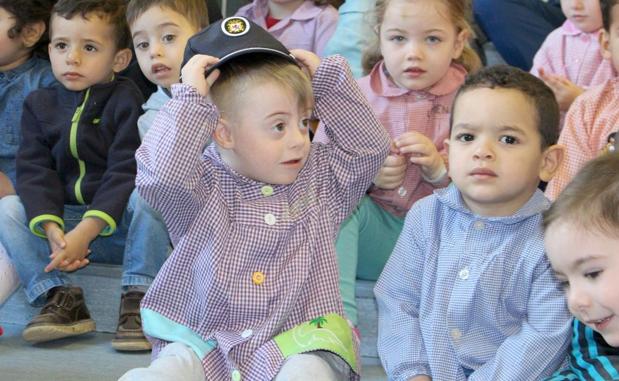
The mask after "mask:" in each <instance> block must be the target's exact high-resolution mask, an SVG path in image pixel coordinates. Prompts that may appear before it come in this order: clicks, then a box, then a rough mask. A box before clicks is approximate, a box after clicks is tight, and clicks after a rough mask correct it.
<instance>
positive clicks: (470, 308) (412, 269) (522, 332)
mask: <svg viewBox="0 0 619 381" xmlns="http://www.w3.org/2000/svg"><path fill="white" fill-rule="evenodd" d="M548 206H549V202H548V200H547V199H546V198H545V197H544V195H543V194H542V192H541V191H539V190H538V191H536V193H535V194H534V195H533V196H532V197H531V199H530V200H529V201H528V202H527V203H526V204H525V205H524V206H523V207H522V208H521V209H520V210H519V211H518V212H516V213H515V214H514V215H512V216H508V217H480V216H477V215H475V214H473V213H472V212H471V211H470V210H469V209H468V208H467V207H466V206H465V204H464V203H463V201H462V199H461V196H460V192H459V191H458V189H457V188H456V187H455V185H453V184H452V185H450V186H449V187H447V188H445V189H441V190H438V191H435V193H434V194H433V195H430V196H428V197H426V198H424V199H422V200H420V201H418V202H417V203H416V204H415V205H414V206H413V208H412V209H411V210H410V211H409V213H408V215H407V216H406V222H405V225H404V228H403V230H402V233H401V235H400V238H399V240H398V242H397V244H396V247H395V249H394V251H393V254H392V255H391V258H390V259H389V261H388V263H387V265H386V266H385V269H384V270H383V273H382V275H381V276H380V279H379V280H378V282H377V284H376V288H375V290H374V291H375V294H376V299H377V301H378V308H379V323H378V329H379V332H378V353H379V355H380V358H381V361H382V363H383V366H384V367H385V370H386V371H387V374H388V375H389V379H390V380H408V379H409V378H410V377H413V376H415V375H419V374H426V375H429V376H431V377H432V379H433V380H434V381H447V380H448V381H456V380H466V379H468V380H505V381H508V380H518V381H524V380H539V379H540V378H541V377H545V376H549V375H551V374H552V373H553V372H554V371H555V370H557V369H558V368H559V367H560V366H561V364H562V362H563V361H564V360H565V358H566V356H567V346H568V344H569V338H570V325H571V317H570V314H569V312H568V310H567V306H566V303H565V297H564V295H563V292H562V290H561V289H560V288H559V286H558V283H557V282H556V279H555V278H554V274H553V272H552V269H551V268H550V264H549V263H548V260H547V259H546V256H545V255H544V248H543V239H542V229H541V218H542V217H541V212H542V211H544V210H545V209H546V208H547V207H548Z"/></svg>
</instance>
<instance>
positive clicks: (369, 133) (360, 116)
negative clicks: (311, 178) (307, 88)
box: [312, 56, 390, 220]
mask: <svg viewBox="0 0 619 381" xmlns="http://www.w3.org/2000/svg"><path fill="white" fill-rule="evenodd" d="M312 85H313V90H314V98H315V100H316V107H315V113H316V117H318V119H319V120H320V121H321V123H322V127H321V128H324V130H325V134H326V136H327V138H328V140H329V143H328V146H329V147H330V149H329V151H330V157H329V166H330V171H331V174H332V175H333V176H332V179H333V180H334V182H335V188H337V189H335V190H334V192H333V194H334V195H337V199H334V200H332V202H333V203H334V205H333V210H336V211H337V212H339V216H338V218H339V219H340V220H342V219H344V218H346V217H347V216H348V215H349V214H350V212H351V211H352V209H353V208H354V207H355V206H356V204H357V202H358V200H359V199H360V198H361V196H363V194H364V193H365V192H366V190H367V189H368V188H369V186H370V185H371V183H372V180H373V179H374V176H375V175H376V172H377V171H378V169H379V168H380V166H381V165H382V163H383V161H384V160H385V158H386V157H387V155H388V153H389V144H390V139H389V135H388V134H387V132H386V131H385V128H384V127H383V126H382V125H381V124H380V122H379V121H378V120H377V119H376V116H375V115H374V112H373V111H372V108H371V107H370V105H369V104H368V102H367V100H366V98H365V97H364V96H363V94H362V92H361V90H360V89H359V86H358V85H357V83H356V82H355V80H354V79H353V77H352V74H351V72H350V69H349V68H348V65H347V64H346V62H345V60H344V58H342V57H341V56H331V57H327V58H325V59H323V60H322V63H321V64H320V66H319V67H318V70H317V71H316V74H315V75H314V79H313V83H312Z"/></svg>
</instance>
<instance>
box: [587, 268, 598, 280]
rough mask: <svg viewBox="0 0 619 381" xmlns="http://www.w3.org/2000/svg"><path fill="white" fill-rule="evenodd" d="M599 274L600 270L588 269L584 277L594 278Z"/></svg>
mask: <svg viewBox="0 0 619 381" xmlns="http://www.w3.org/2000/svg"><path fill="white" fill-rule="evenodd" d="M600 274H602V270H596V271H590V272H588V273H585V278H589V279H595V278H597V277H599V276H600Z"/></svg>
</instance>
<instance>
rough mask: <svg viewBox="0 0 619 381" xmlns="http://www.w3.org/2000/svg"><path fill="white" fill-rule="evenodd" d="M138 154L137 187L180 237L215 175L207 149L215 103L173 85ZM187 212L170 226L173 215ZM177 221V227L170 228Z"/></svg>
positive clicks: (171, 231)
mask: <svg viewBox="0 0 619 381" xmlns="http://www.w3.org/2000/svg"><path fill="white" fill-rule="evenodd" d="M172 93H173V98H172V99H171V100H170V101H168V102H167V103H166V104H165V105H164V106H163V108H162V109H161V111H159V113H158V114H157V118H156V119H155V122H154V124H153V126H152V127H151V130H150V131H149V132H148V134H146V136H145V137H144V142H143V143H142V145H141V146H140V148H138V150H137V152H136V161H137V178H136V187H137V189H138V192H139V193H140V195H141V196H142V197H143V198H144V199H145V200H146V202H148V203H149V204H150V205H151V206H152V207H153V208H155V209H156V210H158V211H159V212H161V214H162V215H163V217H164V219H165V220H166V222H167V223H168V228H169V229H170V233H171V235H173V236H179V235H182V232H183V231H184V229H185V228H186V227H187V226H188V225H189V224H191V222H192V221H193V218H194V217H195V215H196V214H197V213H198V212H199V211H200V205H204V203H205V202H204V198H205V197H206V196H207V195H208V193H209V190H210V188H211V187H210V185H211V184H210V183H211V182H212V177H211V176H209V175H207V173H208V172H209V168H210V163H209V162H208V161H207V160H205V159H204V157H203V151H204V148H205V147H206V145H207V144H208V142H209V139H210V137H211V135H212V133H213V131H214V130H215V127H216V125H217V121H218V118H219V115H218V112H217V110H216V108H215V106H214V105H212V104H210V103H208V102H207V101H206V98H204V97H203V96H201V95H200V94H198V92H197V91H196V90H195V89H194V88H192V87H190V86H187V85H174V86H173V87H172ZM181 212H182V214H183V218H182V219H178V218H177V219H175V221H174V223H173V224H171V225H170V222H171V221H170V220H169V218H170V216H172V215H178V214H179V213H181ZM172 225H173V226H172Z"/></svg>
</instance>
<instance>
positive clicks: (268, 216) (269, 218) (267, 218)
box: [264, 213, 277, 225]
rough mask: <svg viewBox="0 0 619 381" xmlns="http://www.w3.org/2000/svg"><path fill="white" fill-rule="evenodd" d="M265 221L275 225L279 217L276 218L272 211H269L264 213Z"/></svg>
mask: <svg viewBox="0 0 619 381" xmlns="http://www.w3.org/2000/svg"><path fill="white" fill-rule="evenodd" d="M264 222H266V223H267V225H275V222H277V218H275V216H274V215H272V214H271V213H268V214H265V215H264Z"/></svg>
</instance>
